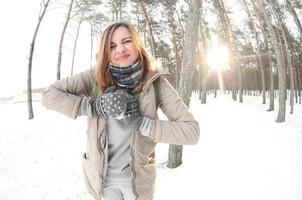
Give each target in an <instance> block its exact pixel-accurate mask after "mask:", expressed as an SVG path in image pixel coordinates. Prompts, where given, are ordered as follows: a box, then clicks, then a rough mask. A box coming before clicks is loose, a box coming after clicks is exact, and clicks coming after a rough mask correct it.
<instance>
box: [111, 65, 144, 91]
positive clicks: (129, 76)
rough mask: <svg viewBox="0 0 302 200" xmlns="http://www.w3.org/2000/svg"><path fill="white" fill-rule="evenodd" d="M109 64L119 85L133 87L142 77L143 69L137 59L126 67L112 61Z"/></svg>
mask: <svg viewBox="0 0 302 200" xmlns="http://www.w3.org/2000/svg"><path fill="white" fill-rule="evenodd" d="M109 66H110V67H109V68H110V72H111V74H112V76H113V78H114V79H115V80H116V82H117V84H118V85H119V86H121V87H125V88H135V87H136V86H137V84H138V82H139V81H140V80H141V79H142V77H143V71H144V69H143V68H142V67H141V66H140V62H139V60H137V61H136V62H135V63H133V64H131V65H129V66H126V67H119V66H116V65H113V64H112V63H110V64H109Z"/></svg>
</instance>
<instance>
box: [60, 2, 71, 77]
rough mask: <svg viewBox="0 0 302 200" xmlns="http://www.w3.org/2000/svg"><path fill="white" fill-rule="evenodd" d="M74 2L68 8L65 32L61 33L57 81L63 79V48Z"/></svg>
mask: <svg viewBox="0 0 302 200" xmlns="http://www.w3.org/2000/svg"><path fill="white" fill-rule="evenodd" d="M73 2H74V0H71V1H70V4H69V8H68V13H67V16H66V19H65V23H64V26H63V30H62V33H61V39H60V43H59V52H58V61H57V80H60V79H61V61H62V46H63V41H64V36H65V32H66V28H67V25H68V22H69V20H70V15H71V11H72V5H73Z"/></svg>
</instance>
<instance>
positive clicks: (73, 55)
mask: <svg viewBox="0 0 302 200" xmlns="http://www.w3.org/2000/svg"><path fill="white" fill-rule="evenodd" d="M83 19H84V13H82V16H81V19H80V21H79V24H78V28H77V33H76V37H75V40H74V44H73V52H72V62H71V73H70V75H71V76H72V75H73V66H74V59H75V53H76V49H77V42H78V37H79V32H80V27H81V24H82V22H83Z"/></svg>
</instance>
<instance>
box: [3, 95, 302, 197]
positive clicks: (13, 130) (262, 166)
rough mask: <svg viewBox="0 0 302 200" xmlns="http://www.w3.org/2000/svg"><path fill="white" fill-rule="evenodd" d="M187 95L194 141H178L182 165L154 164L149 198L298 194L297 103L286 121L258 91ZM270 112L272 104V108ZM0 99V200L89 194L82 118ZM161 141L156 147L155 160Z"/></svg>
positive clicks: (301, 177)
mask: <svg viewBox="0 0 302 200" xmlns="http://www.w3.org/2000/svg"><path fill="white" fill-rule="evenodd" d="M244 101H245V102H244V103H238V102H234V101H232V100H231V98H230V96H227V95H225V96H218V98H216V99H215V98H213V97H209V98H208V103H207V104H205V105H201V104H200V103H199V101H198V99H197V95H196V94H194V95H193V96H192V99H191V106H190V110H191V112H192V113H193V115H194V116H195V118H196V119H197V120H198V121H199V123H200V130H201V136H200V141H199V143H198V144H197V145H194V146H184V151H183V165H182V166H180V167H179V168H177V169H173V170H172V169H167V168H163V167H159V168H158V176H157V192H156V200H170V199H173V200H183V199H186V200H187V199H189V200H200V199H202V200H301V199H302V189H301V188H302V105H300V104H298V105H295V111H294V114H292V115H290V114H288V111H287V116H286V122H285V123H276V122H275V119H276V116H277V111H273V112H267V111H266V109H267V107H268V105H262V104H261V99H260V97H246V96H245V97H244ZM276 110H277V107H276ZM34 112H35V119H34V120H27V104H26V103H16V104H0V120H1V125H0V199H1V200H19V199H22V200H42V199H43V200H67V199H70V200H89V199H91V198H90V196H89V195H88V193H87V191H86V188H85V185H84V181H83V179H82V165H81V160H82V152H83V151H84V149H85V139H86V138H85V137H86V136H85V129H86V120H85V117H81V118H78V119H77V120H73V119H69V118H67V117H65V116H63V115H60V114H58V113H56V112H53V111H46V109H45V108H44V107H42V106H41V105H40V103H39V102H34ZM167 150H168V145H166V144H159V145H158V146H157V149H156V151H157V163H158V166H160V163H162V162H164V161H166V159H167Z"/></svg>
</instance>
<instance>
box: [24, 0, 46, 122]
mask: <svg viewBox="0 0 302 200" xmlns="http://www.w3.org/2000/svg"><path fill="white" fill-rule="evenodd" d="M50 1H51V0H47V1H46V2H44V1H43V0H41V2H40V3H41V8H40V11H39V13H40V14H39V19H38V23H37V25H36V28H35V32H34V35H33V38H32V40H31V43H30V50H29V58H28V70H27V104H28V119H33V118H34V112H33V106H32V88H31V72H32V61H33V57H34V50H35V42H36V38H37V35H38V31H39V28H40V24H41V22H42V20H43V18H44V16H45V13H46V10H47V8H48V6H49V5H50Z"/></svg>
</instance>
